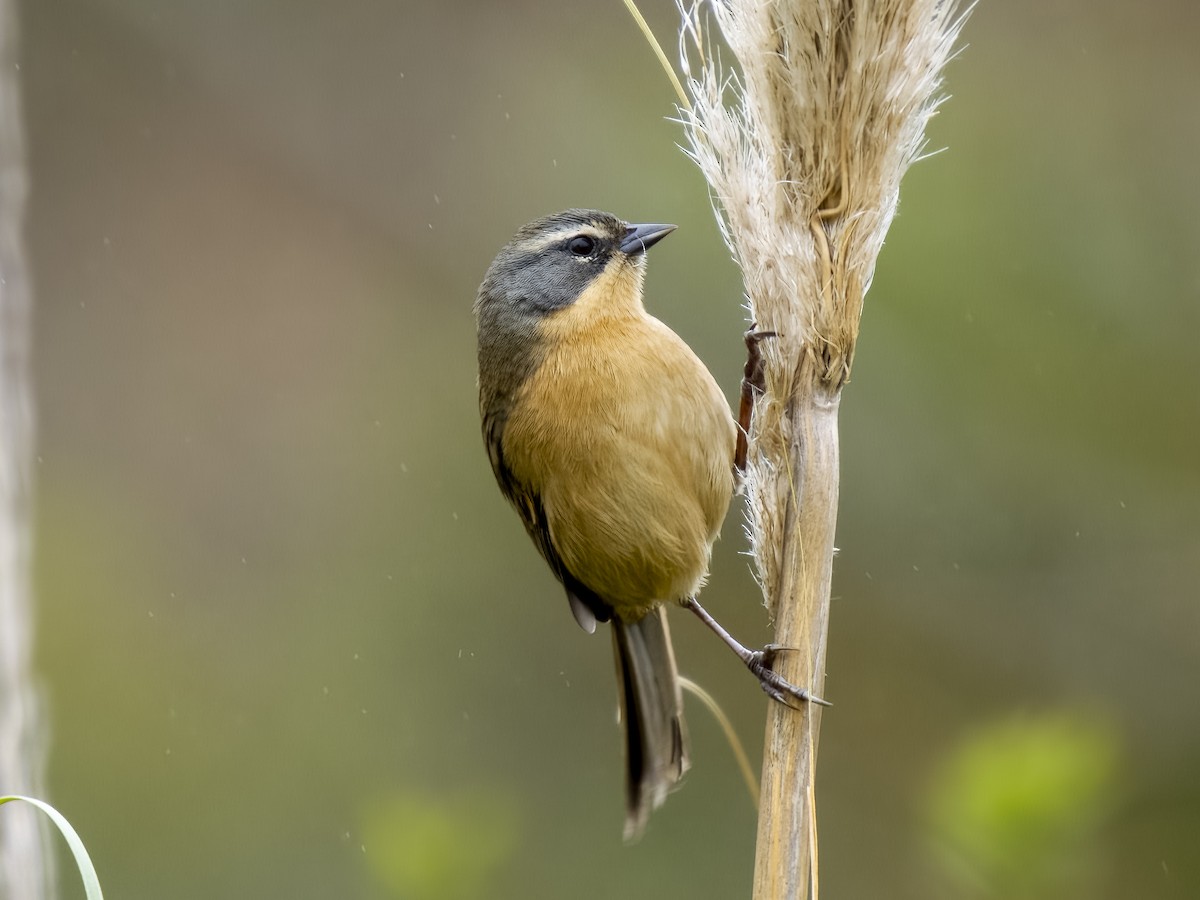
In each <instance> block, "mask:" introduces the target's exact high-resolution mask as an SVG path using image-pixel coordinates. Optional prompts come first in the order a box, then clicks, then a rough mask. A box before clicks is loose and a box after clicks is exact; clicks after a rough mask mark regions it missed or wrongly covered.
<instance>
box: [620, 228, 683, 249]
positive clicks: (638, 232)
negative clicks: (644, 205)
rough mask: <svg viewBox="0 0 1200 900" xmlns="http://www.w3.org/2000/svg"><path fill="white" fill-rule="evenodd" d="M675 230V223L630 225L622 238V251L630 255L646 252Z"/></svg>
mask: <svg viewBox="0 0 1200 900" xmlns="http://www.w3.org/2000/svg"><path fill="white" fill-rule="evenodd" d="M674 230H675V226H674V225H629V226H627V227H626V229H625V237H623V238H621V252H622V253H627V254H629V255H630V256H637V255H638V254H639V253H645V252H646V251H647V250H649V249H650V248H651V247H653V246H654V245H655V244H657V243H658V242H659V241H661V240H662V239H663V238H665V237H666V236H667V235H668V234H670V233H671V232H672V231H674Z"/></svg>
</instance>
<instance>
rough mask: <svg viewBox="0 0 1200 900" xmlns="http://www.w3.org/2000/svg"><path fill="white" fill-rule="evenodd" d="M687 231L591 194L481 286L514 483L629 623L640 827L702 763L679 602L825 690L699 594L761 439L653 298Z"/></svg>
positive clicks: (486, 355)
mask: <svg viewBox="0 0 1200 900" xmlns="http://www.w3.org/2000/svg"><path fill="white" fill-rule="evenodd" d="M674 230H675V226H674V225H630V224H627V223H626V222H624V221H622V220H620V219H618V218H617V217H616V216H613V215H611V214H609V213H605V212H600V211H598V210H589V209H570V210H566V211H565V212H560V213H557V214H555V215H551V216H547V217H545V218H542V219H538V220H537V221H534V222H531V223H529V224H528V225H526V226H524V227H523V228H521V229H520V230H519V231H518V232H517V233H516V235H515V236H514V237H513V238H512V240H511V241H510V242H509V243H508V244H507V245H506V246H505V247H504V248H503V249H502V250H501V251H500V253H499V255H497V257H496V258H495V260H494V261H493V262H492V264H491V266H490V267H489V269H488V271H487V274H486V276H485V277H484V279H483V283H482V284H481V285H480V287H479V294H478V297H477V299H476V301H475V315H476V319H477V323H478V338H479V410H480V415H481V417H482V420H483V437H484V442H485V444H486V446H487V451H488V456H489V458H490V460H491V464H492V470H493V472H494V473H495V476H496V480H497V482H498V483H499V485H500V490H501V491H502V492H503V494H504V496H505V497H506V498H507V499H508V501H509V502H510V503H511V504H512V506H513V507H514V508H515V509H516V511H517V513H518V514H519V515H520V517H521V520H522V522H523V523H524V525H525V529H526V531H528V533H529V536H530V537H531V538H532V539H533V542H534V544H535V545H536V546H537V548H538V550H539V551H540V552H541V554H542V556H543V557H544V558H545V560H546V562H547V563H548V564H549V566H550V568H551V570H552V571H553V572H554V574H555V576H556V577H557V578H558V580H559V581H560V582H562V584H563V586H564V587H565V588H566V594H567V600H568V602H569V605H570V608H571V612H572V613H573V614H574V616H575V620H576V621H577V622H578V623H579V625H580V626H581V627H582V628H583V629H584V630H585V631H587V632H589V633H592V632H594V631H595V630H596V626H597V623H598V622H609V621H611V622H612V633H613V644H614V648H615V655H616V664H617V679H618V682H619V698H620V711H621V721H622V723H623V725H624V730H625V745H626V818H625V836H626V839H632V838H635V837H637V836H639V835H640V834H641V833H642V831H643V830H644V828H645V825H646V821H647V819H648V817H649V815H650V812H651V810H652V809H655V808H657V807H658V806H659V805H661V804H662V802H663V800H664V799H665V798H666V795H667V793H668V791H669V790H670V789H671V788H672V787H673V786H674V785H675V784H676V783H677V782H678V781H679V779H680V778H682V776H683V774H684V772H685V771H686V770H687V768H688V765H689V761H688V749H687V732H686V729H685V727H684V721H683V701H682V696H681V692H680V687H679V678H678V674H677V671H676V667H675V655H674V651H673V650H672V647H671V638H670V631H669V630H668V626H667V617H666V604H669V603H679V604H682V605H684V606H686V607H688V608H690V609H691V610H692V611H693V612H694V613H696V615H698V616H699V617H700V618H701V619H703V620H704V621H705V623H706V624H708V625H709V627H711V628H713V630H714V631H716V632H717V634H719V635H720V636H721V637H722V639H723V640H724V641H725V642H726V643H728V644H729V645H730V646H731V647H732V648H733V649H734V650H735V652H737V653H738V655H739V656H741V658H742V659H743V661H744V662H745V663H746V664H747V665H748V666H749V667H750V669H751V670H752V671H753V672H754V673H755V674H756V675H757V676H758V678H759V681H760V683H761V684H762V686H763V689H764V690H765V691H766V692H767V693H768V694H769V695H770V696H772V697H774V698H775V699H777V700H780V701H783V702H787V698H794V699H797V700H808V699H814V700H815V699H816V698H810V697H809V696H808V693H807V691H804V690H801V689H799V688H795V687H793V686H792V685H790V684H788V683H787V682H786V681H784V680H783V679H782V678H781V677H780V676H778V675H777V674H776V673H775V672H774V671H773V670H772V669H771V661H772V658H773V655H774V651H773V650H772V649H771V648H768V649H766V650H762V651H751V650H747V649H746V648H745V647H743V646H742V645H741V644H739V643H738V642H737V641H736V640H734V639H733V638H732V637H731V636H730V635H729V634H728V633H727V632H726V631H725V630H724V629H723V628H721V626H720V625H719V624H717V623H716V621H715V620H714V619H713V618H712V617H711V616H709V615H708V613H707V612H706V611H705V610H704V609H703V608H702V607H701V606H700V605H699V603H697V602H696V593H697V592H698V591H699V590H700V588H701V586H702V585H703V584H704V581H705V579H706V577H707V574H708V565H709V559H710V556H711V553H712V545H713V542H714V541H715V540H716V539H717V536H718V534H719V532H720V528H721V523H722V521H723V520H724V518H725V514H726V512H727V510H728V508H729V503H730V499H731V497H732V495H733V492H734V489H735V486H736V482H737V478H738V475H739V472H738V466H736V465H735V453H736V452H743V453H744V441H739V439H738V436H739V429H738V424H737V423H735V422H734V419H733V416H732V415H731V413H730V409H729V406H728V404H727V402H726V400H725V396H724V394H722V392H721V390H720V388H719V387H718V386H717V383H716V381H715V380H714V379H713V377H712V375H711V374H710V373H709V371H708V369H707V368H706V367H705V365H704V363H702V362H701V361H700V359H699V358H698V357H697V356H696V355H695V353H693V352H692V350H691V349H690V348H689V347H688V346H687V344H685V343H684V342H683V340H682V339H681V338H680V337H679V336H678V335H676V334H675V332H673V331H672V330H671V329H670V328H668V327H667V326H666V325H664V324H663V323H662V322H660V321H659V320H658V319H656V318H654V317H653V316H651V315H650V314H649V313H647V312H646V310H645V307H644V306H643V304H642V282H643V278H644V274H645V259H646V251H647V250H649V249H650V248H651V247H652V246H654V245H655V244H656V243H658V242H659V241H660V240H662V239H663V238H664V237H666V236H667V235H668V234H670V233H671V232H672V231H674ZM747 343H748V344H750V345H751V350H752V355H753V344H752V343H751V342H750V341H748V342H747ZM750 370H751V365H749V364H748V365H747V372H748V373H749V372H750ZM743 389H744V390H745V386H744V388H743ZM744 396H745V394H744ZM743 408H744V409H745V404H743ZM747 415H748V413H747ZM744 424H745V423H743V425H744ZM818 702H821V701H818Z"/></svg>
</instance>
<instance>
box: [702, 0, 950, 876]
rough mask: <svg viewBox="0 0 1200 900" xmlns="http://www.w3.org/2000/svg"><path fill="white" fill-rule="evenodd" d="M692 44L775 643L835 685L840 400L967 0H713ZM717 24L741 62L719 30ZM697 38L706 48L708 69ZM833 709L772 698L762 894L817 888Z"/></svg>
mask: <svg viewBox="0 0 1200 900" xmlns="http://www.w3.org/2000/svg"><path fill="white" fill-rule="evenodd" d="M684 3H685V0H681V12H682V15H683V27H682V40H681V46H682V49H683V51H684V58H683V68H684V73H685V75H686V83H687V87H688V89H689V93H690V94H691V97H692V103H691V105H690V106H688V105H686V104H685V105H684V106H683V107H681V108H680V117H681V119H682V121H683V123H684V125H685V126H686V128H687V130H688V137H689V140H690V145H691V148H690V153H691V155H692V157H693V158H694V159H695V160H696V162H697V164H698V165H699V167H700V169H701V171H702V172H703V173H704V176H705V178H706V179H707V180H708V182H709V185H710V188H711V191H712V195H713V198H714V204H715V206H716V208H717V218H718V222H719V223H720V225H721V228H722V232H723V234H724V236H725V239H726V242H727V243H728V244H729V247H730V249H731V251H732V253H733V257H734V259H735V260H736V262H737V263H738V265H739V266H740V267H741V270H742V274H743V277H744V279H745V283H746V296H747V300H748V305H749V310H750V316H751V319H752V320H753V321H754V322H755V323H756V324H757V327H758V328H760V329H762V330H766V331H771V332H774V333H775V335H776V336H775V337H773V338H771V339H770V340H765V341H763V342H762V343H761V345H760V350H761V351H762V355H763V362H764V375H765V391H764V393H763V395H762V396H761V397H760V398H759V401H758V404H757V407H756V409H755V414H754V420H753V423H752V426H751V430H750V441H749V457H748V465H747V473H746V481H745V483H746V495H747V518H748V523H749V528H748V531H749V536H750V541H751V546H752V549H753V551H754V557H755V563H756V568H757V573H758V576H759V580H760V582H761V584H762V587H763V593H764V597H765V600H766V605H767V608H768V610H769V611H770V613H771V614H772V616H773V617H774V620H775V643H776V644H778V645H780V646H781V647H785V648H790V649H789V650H788V651H787V652H784V653H782V654H781V655H780V656H779V663H778V664H779V666H780V667H781V668H780V671H781V674H783V675H784V676H785V677H786V678H787V679H788V680H789V681H791V682H792V683H793V684H796V685H799V686H801V687H807V688H809V689H811V690H812V691H813V692H814V693H816V694H818V695H823V694H824V688H823V684H824V675H825V643H826V635H827V633H828V627H829V597H830V588H831V580H832V573H833V554H834V543H833V540H834V530H835V525H836V521H837V500H838V429H837V412H838V406H839V402H840V398H841V391H842V388H843V386H844V385H845V384H846V382H847V381H848V380H849V377H850V369H851V365H852V363H853V359H854V348H855V344H856V341H857V338H858V329H859V319H860V316H861V313H862V306H863V300H864V297H865V295H866V292H867V289H868V288H869V286H870V283H871V278H872V276H873V274H874V270H875V261H876V257H877V256H878V254H879V250H880V248H881V247H882V246H883V240H884V236H885V235H886V233H887V230H888V227H889V225H890V224H891V221H892V217H893V216H894V215H895V211H896V203H897V200H898V197H899V189H900V179H901V176H902V175H903V174H904V172H905V171H906V170H907V168H908V166H909V165H910V164H911V163H912V162H913V161H914V160H916V159H917V158H918V156H919V155H920V153H921V150H922V147H923V144H924V130H925V124H926V122H927V121H928V119H929V117H930V116H931V115H932V114H933V113H934V111H935V110H936V108H937V105H938V102H939V98H938V97H937V96H936V95H937V89H938V86H939V84H940V78H941V71H942V68H943V66H944V65H945V63H946V61H947V60H948V59H949V57H950V51H951V48H952V46H953V43H954V41H955V38H956V36H957V34H958V30H959V28H960V26H961V23H962V19H961V17H958V18H956V17H955V12H954V6H955V4H954V2H953V0H873V2H871V3H862V2H861V0H719V2H717V0H713V2H705V0H694V2H690V0H689V5H684ZM710 19H711V21H714V22H715V23H716V26H717V28H718V30H719V32H720V37H721V38H722V39H723V42H724V45H725V47H726V48H727V49H728V51H729V52H730V53H731V54H732V56H733V57H734V59H735V60H736V64H737V69H736V70H728V69H726V68H724V66H723V64H722V62H721V54H720V53H719V52H716V51H715V50H714V47H713V46H712V45H711V41H710V39H709V37H708V35H707V25H708V22H709V21H710ZM689 54H690V55H691V56H693V57H694V58H695V59H696V60H697V61H698V71H696V72H692V71H691V69H690V61H689ZM819 727H820V710H819V709H818V708H817V707H815V706H809V707H807V708H804V709H801V710H793V709H790V708H788V707H785V706H783V705H782V704H771V705H770V712H769V713H768V721H767V737H766V748H765V752H764V759H763V776H762V795H761V805H760V810H759V828H758V856H757V862H756V866H755V885H754V897H755V898H758V900H799V898H803V897H808V896H813V897H815V896H816V893H817V867H816V859H817V854H816V812H815V799H814V798H815V790H814V780H813V778H814V772H815V765H816V756H817V739H818V735H819Z"/></svg>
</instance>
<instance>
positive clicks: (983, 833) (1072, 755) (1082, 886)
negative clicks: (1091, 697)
mask: <svg viewBox="0 0 1200 900" xmlns="http://www.w3.org/2000/svg"><path fill="white" fill-rule="evenodd" d="M1114 741H1115V738H1114V736H1113V734H1112V732H1111V730H1110V729H1108V728H1106V727H1103V726H1100V725H1098V724H1095V723H1092V722H1088V721H1085V720H1083V719H1082V718H1081V717H1078V716H1065V715H1056V716H1042V717H1041V718H1037V719H1028V718H1024V717H1022V718H1019V719H1016V720H1012V721H1002V722H997V723H993V724H989V725H987V726H984V727H983V728H981V729H980V730H979V733H977V734H972V735H970V736H968V737H967V738H965V739H964V740H963V741H962V745H961V746H960V747H959V748H958V749H957V750H956V751H955V753H954V754H953V756H951V758H950V759H948V760H946V762H945V764H944V765H943V767H942V771H941V772H939V773H938V774H937V776H936V778H935V780H934V782H933V784H932V786H931V789H930V794H929V807H930V808H929V819H930V825H931V832H932V836H933V837H934V839H935V841H936V844H935V853H936V856H937V858H938V860H939V862H940V864H941V865H942V867H943V868H944V869H945V871H946V873H947V875H948V876H949V878H950V881H951V883H952V884H953V885H954V888H953V890H951V891H948V892H947V893H946V896H952V897H959V898H966V897H971V896H978V897H1009V898H1013V900H1016V898H1026V900H1037V898H1057V900H1065V898H1069V897H1091V896H1095V894H1096V891H1097V887H1098V885H1100V884H1102V883H1103V880H1104V875H1105V874H1106V869H1107V864H1106V861H1105V860H1106V856H1107V854H1102V853H1101V852H1100V850H1101V848H1102V846H1103V845H1102V842H1101V836H1102V833H1103V826H1104V825H1105V824H1107V823H1106V822H1105V818H1106V816H1107V815H1108V814H1109V813H1110V811H1111V809H1112V808H1113V807H1114V806H1115V805H1116V801H1117V798H1116V797H1115V796H1114V794H1115V792H1116V791H1117V790H1118V789H1119V786H1118V785H1117V784H1116V783H1115V779H1114V777H1113V776H1114V773H1115V769H1116V748H1115V746H1114Z"/></svg>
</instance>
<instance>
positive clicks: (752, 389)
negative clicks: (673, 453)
mask: <svg viewBox="0 0 1200 900" xmlns="http://www.w3.org/2000/svg"><path fill="white" fill-rule="evenodd" d="M775 336H776V333H775V332H774V331H758V330H757V329H756V328H755V327H754V325H753V324H751V326H750V330H749V331H747V332H746V367H745V368H744V369H743V370H742V399H741V402H740V403H738V417H737V446H736V447H735V448H734V451H733V471H734V473H735V474H736V476H737V478H738V480H739V481H740V480H741V478H742V476H743V475H745V474H746V453H747V452H748V451H749V449H750V445H749V440H750V417H751V416H752V415H753V414H754V401H755V399H757V397H758V395H759V394H761V393H762V392H763V391H764V390H765V389H766V384H765V383H764V373H763V359H762V353H761V352H760V351H759V349H758V342H759V341H761V340H762V339H763V338H769V337H775Z"/></svg>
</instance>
